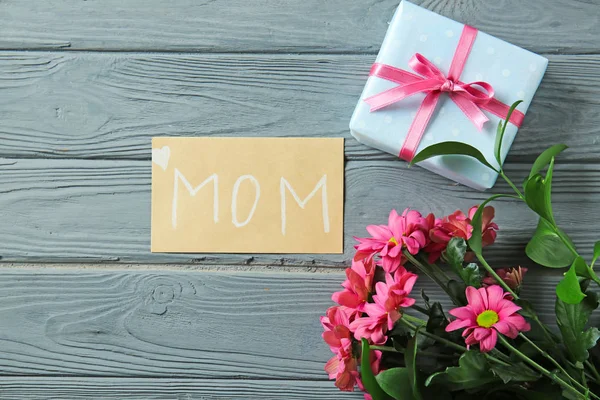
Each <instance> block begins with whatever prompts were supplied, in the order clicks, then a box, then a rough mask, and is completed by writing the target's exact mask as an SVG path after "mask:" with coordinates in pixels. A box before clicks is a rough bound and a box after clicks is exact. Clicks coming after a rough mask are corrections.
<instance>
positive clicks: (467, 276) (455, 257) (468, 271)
mask: <svg viewBox="0 0 600 400" xmlns="http://www.w3.org/2000/svg"><path fill="white" fill-rule="evenodd" d="M466 253H467V242H465V239H463V238H460V237H453V238H452V239H450V241H449V242H448V246H447V247H446V250H445V251H444V253H443V255H442V257H443V259H444V261H445V262H446V263H447V264H448V265H450V267H452V270H453V271H454V273H455V274H457V275H458V276H460V277H461V279H462V280H463V282H464V283H465V284H466V285H467V286H475V287H476V288H478V287H481V278H482V277H481V273H480V272H479V266H478V265H477V264H474V263H471V264H468V265H467V266H463V262H464V260H465V254H466Z"/></svg>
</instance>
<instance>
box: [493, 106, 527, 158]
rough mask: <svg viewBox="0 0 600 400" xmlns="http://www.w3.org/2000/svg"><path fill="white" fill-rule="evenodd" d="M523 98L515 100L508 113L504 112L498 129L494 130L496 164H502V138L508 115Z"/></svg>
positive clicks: (508, 118)
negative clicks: (504, 116)
mask: <svg viewBox="0 0 600 400" xmlns="http://www.w3.org/2000/svg"><path fill="white" fill-rule="evenodd" d="M522 102H523V100H518V101H515V102H514V103H513V104H512V105H511V106H510V108H509V109H508V113H507V114H506V119H505V120H504V121H500V122H499V123H498V129H497V130H496V142H495V143H494V155H495V156H496V161H498V165H502V157H501V154H500V153H501V152H502V140H503V139H504V132H505V131H506V126H507V125H508V121H509V120H510V116H511V115H512V113H513V111H515V108H517V106H518V105H519V104H521V103H522Z"/></svg>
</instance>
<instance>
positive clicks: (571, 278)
mask: <svg viewBox="0 0 600 400" xmlns="http://www.w3.org/2000/svg"><path fill="white" fill-rule="evenodd" d="M578 269H579V270H581V269H583V270H585V269H587V265H586V263H585V260H584V259H583V258H581V257H577V258H575V261H573V264H571V268H569V270H568V271H567V272H566V273H565V277H564V278H563V279H562V280H561V281H560V282H559V283H558V285H556V295H557V296H558V298H559V299H560V300H562V301H563V302H565V303H567V304H579V303H580V302H581V300H583V299H584V297H585V293H583V292H582V291H581V286H579V279H578V278H577V270H578Z"/></svg>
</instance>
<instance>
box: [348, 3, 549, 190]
mask: <svg viewBox="0 0 600 400" xmlns="http://www.w3.org/2000/svg"><path fill="white" fill-rule="evenodd" d="M463 28H464V24H461V23H459V22H456V21H453V20H451V19H449V18H446V17H444V16H441V15H439V14H436V13H434V12H432V11H429V10H426V9H424V8H422V7H419V6H417V5H415V4H412V3H410V2H408V1H402V2H401V3H400V5H399V7H398V9H397V10H396V13H395V14H394V17H393V19H392V21H391V22H390V26H389V29H388V31H387V33H386V36H385V39H384V41H383V44H382V46H381V50H380V51H379V54H378V56H377V59H376V62H377V63H381V64H388V65H391V66H394V67H397V68H400V69H403V70H407V71H409V72H412V73H415V72H414V71H412V70H411V69H410V67H409V60H410V59H411V58H412V57H413V56H414V55H415V54H416V53H420V54H422V55H423V56H425V57H426V58H427V59H428V60H430V61H431V62H433V63H434V64H435V65H436V66H437V67H438V68H439V69H440V71H441V72H442V73H443V74H444V75H446V76H447V74H448V70H449V67H450V63H451V61H452V58H453V56H454V53H455V51H456V48H457V44H458V41H459V39H460V36H461V33H462V30H463ZM547 64H548V60H547V59H546V58H544V57H542V56H540V55H537V54H535V53H532V52H530V51H527V50H524V49H522V48H520V47H517V46H515V45H512V44H510V43H507V42H505V41H503V40H501V39H498V38H495V37H493V36H491V35H488V34H486V33H484V32H481V31H479V32H478V33H477V37H476V39H475V41H474V43H473V46H472V48H471V52H470V54H469V56H468V59H467V61H466V63H465V67H464V69H463V71H462V73H461V75H460V78H459V79H460V81H462V82H475V81H484V82H487V83H489V84H491V85H492V86H493V89H494V92H495V94H494V98H496V99H498V100H499V101H501V102H502V103H504V104H507V105H511V104H512V103H514V102H515V101H516V100H523V102H522V103H521V104H520V105H519V107H518V110H520V111H521V112H523V113H525V112H526V111H527V109H528V108H529V105H530V103H531V100H532V99H533V95H534V93H535V91H536V90H537V88H538V86H539V84H540V82H541V80H542V77H543V75H544V72H545V70H546V66H547ZM396 86H398V84H397V83H394V82H390V81H387V80H385V79H382V78H379V77H375V76H371V77H369V79H368V80H367V83H366V85H365V88H364V90H363V93H362V95H361V98H360V100H359V102H358V105H357V107H356V109H355V111H354V114H353V116H352V119H351V121H350V130H351V132H352V135H353V136H354V137H355V138H356V139H357V140H358V141H359V142H361V143H364V144H366V145H368V146H371V147H375V148H378V149H380V150H383V151H385V152H388V153H391V154H394V155H398V154H399V153H400V150H401V147H402V144H403V143H404V139H405V137H406V134H407V132H408V129H409V127H410V125H411V123H412V121H413V120H414V117H415V115H416V112H417V110H418V109H419V107H420V105H421V103H422V102H423V99H424V98H425V94H424V93H417V94H415V95H413V96H411V97H408V98H406V99H404V100H401V101H399V102H397V103H394V104H392V105H389V106H387V107H385V108H383V109H381V110H378V111H374V112H370V106H369V105H368V104H367V103H366V102H365V101H364V99H365V98H368V97H370V96H373V95H375V94H378V93H381V92H383V91H385V90H388V89H391V88H393V87H396ZM484 113H485V115H486V116H487V117H488V118H489V121H488V122H486V123H485V124H484V127H483V129H482V131H478V130H477V128H476V127H475V125H474V124H473V122H471V120H469V119H468V118H467V117H466V116H465V114H464V113H463V112H462V111H461V110H460V109H459V108H458V106H457V105H456V104H455V103H454V102H453V101H452V99H450V98H449V96H448V95H447V94H445V93H442V95H441V96H440V99H439V101H438V104H437V106H436V109H435V111H434V114H433V116H432V118H431V120H430V121H429V123H428V125H427V128H426V130H425V134H424V135H423V138H422V139H421V142H420V144H419V147H418V150H417V151H418V152H419V151H421V150H423V149H424V148H426V147H428V146H430V145H432V144H435V143H440V142H445V141H459V142H463V143H467V144H469V145H471V146H474V147H476V148H477V149H479V150H480V151H481V152H482V153H483V154H484V156H485V157H486V159H487V160H488V161H489V162H490V163H491V164H492V165H494V166H495V167H497V166H498V165H497V162H496V161H495V158H494V155H493V150H494V143H495V135H496V128H497V126H498V123H499V121H500V120H501V119H500V118H499V117H497V116H495V115H493V114H491V113H489V112H487V111H484ZM516 133H517V127H516V126H514V125H512V124H509V125H508V127H507V130H506V132H505V137H504V141H503V148H502V151H501V159H502V161H503V162H504V159H505V158H506V154H507V153H508V150H509V149H510V146H511V144H512V142H513V140H514V138H515V136H516ZM418 165H420V166H422V167H424V168H426V169H429V170H431V171H433V172H435V173H437V174H440V175H442V176H445V177H447V178H450V179H452V180H454V181H457V182H459V183H462V184H465V185H467V186H470V187H473V188H475V189H479V190H484V189H488V188H490V187H492V186H493V185H494V182H495V180H496V178H497V173H495V172H494V171H492V170H490V169H489V168H487V167H485V166H483V165H481V164H479V163H478V162H477V161H476V160H474V159H472V158H469V157H466V156H439V157H434V158H431V159H429V160H426V161H423V162H421V163H419V164H418Z"/></svg>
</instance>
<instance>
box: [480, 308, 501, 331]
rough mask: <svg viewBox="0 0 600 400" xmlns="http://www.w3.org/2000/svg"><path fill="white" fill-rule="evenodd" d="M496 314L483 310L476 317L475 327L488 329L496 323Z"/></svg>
mask: <svg viewBox="0 0 600 400" xmlns="http://www.w3.org/2000/svg"><path fill="white" fill-rule="evenodd" d="M498 319H499V317H498V313H497V312H496V311H492V310H485V311H484V312H482V313H481V314H479V315H478V316H477V325H479V326H481V327H483V328H490V327H491V326H493V325H494V324H495V323H496V322H498Z"/></svg>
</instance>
